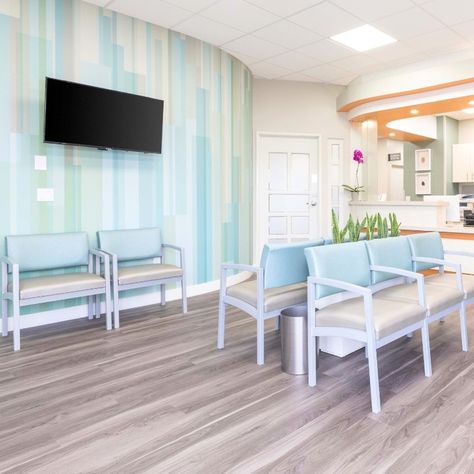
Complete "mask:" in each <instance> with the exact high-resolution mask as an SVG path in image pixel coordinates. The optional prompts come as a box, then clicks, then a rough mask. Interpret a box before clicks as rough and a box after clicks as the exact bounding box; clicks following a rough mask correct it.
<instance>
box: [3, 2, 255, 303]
mask: <svg viewBox="0 0 474 474" xmlns="http://www.w3.org/2000/svg"><path fill="white" fill-rule="evenodd" d="M0 58H2V66H1V68H0V241H1V242H2V245H3V241H4V236H5V235H7V234H29V233H42V232H63V231H76V230H85V231H87V232H88V233H89V236H90V241H91V244H92V245H95V243H96V236H95V232H96V231H97V230H100V229H123V228H136V227H147V226H159V227H161V228H162V229H163V240H164V241H165V242H170V243H175V244H177V245H181V246H183V247H185V249H186V253H187V265H188V270H189V276H188V283H189V284H191V285H192V284H197V283H203V282H207V281H211V280H215V279H217V278H218V269H219V266H220V263H221V262H223V261H231V262H242V263H249V262H250V261H251V255H252V248H251V247H252V119H251V117H252V112H251V101H252V91H251V86H252V82H251V81H252V79H251V74H250V72H249V71H248V69H247V68H246V67H245V66H244V65H243V64H242V63H240V62H239V61H238V60H237V59H235V58H233V57H232V56H230V55H229V54H227V53H225V52H223V51H222V50H220V49H218V48H216V47H214V46H211V45H209V44H207V43H204V42H202V41H199V40H196V39H193V38H190V37H187V36H184V35H182V34H179V33H175V32H173V31H170V30H167V29H165V28H161V27H158V26H155V25H152V24H150V23H146V22H144V21H140V20H137V19H133V18H131V17H127V16H124V15H121V14H118V13H114V12H111V11H108V10H105V9H102V8H98V7H96V6H94V5H90V4H88V3H84V2H82V1H80V0H3V1H2V2H0ZM45 76H50V77H54V78H58V79H65V80H71V81H76V82H82V83H87V84H91V85H95V86H99V87H106V88H110V89H115V90H120V91H125V92H131V93H136V94H142V95H147V96H151V97H156V98H160V99H164V101H165V119H164V122H165V123H164V132H163V153H162V154H161V155H155V154H141V153H133V152H119V151H99V150H95V149H91V148H85V147H73V146H63V145H52V144H44V143H43V126H44V121H43V114H44V88H45ZM35 155H47V158H48V170H47V171H35V170H34V156H35ZM42 187H51V188H53V189H54V193H55V200H54V202H37V201H36V189H37V188H42ZM51 307H52V306H51Z"/></svg>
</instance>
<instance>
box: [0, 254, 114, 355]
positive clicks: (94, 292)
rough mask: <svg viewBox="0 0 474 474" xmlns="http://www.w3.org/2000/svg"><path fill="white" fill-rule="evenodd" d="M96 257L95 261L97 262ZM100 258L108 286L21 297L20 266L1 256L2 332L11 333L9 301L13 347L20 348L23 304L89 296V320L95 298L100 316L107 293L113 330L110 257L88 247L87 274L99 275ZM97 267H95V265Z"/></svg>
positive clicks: (108, 323)
mask: <svg viewBox="0 0 474 474" xmlns="http://www.w3.org/2000/svg"><path fill="white" fill-rule="evenodd" d="M94 260H95V262H96V264H95V265H94ZM100 261H102V262H104V267H105V273H104V279H105V286H104V288H95V289H89V290H80V291H71V292H67V293H59V294H55V295H47V296H39V297H34V298H27V299H21V298H20V266H19V264H18V263H16V262H15V261H14V260H13V259H11V258H9V257H0V263H1V267H2V270H1V273H2V295H1V297H2V335H3V336H8V301H11V302H12V305H13V350H15V351H18V350H20V347H21V344H20V329H21V323H20V308H21V307H23V306H31V305H34V304H40V303H51V302H53V301H61V300H65V299H71V298H81V297H85V296H87V297H89V298H88V315H89V319H92V318H93V299H94V298H95V300H96V301H95V304H96V309H95V314H96V317H99V316H100V295H105V312H106V326H107V330H111V329H112V313H111V304H110V303H111V293H110V260H109V256H108V255H107V254H105V252H102V251H100V250H89V261H88V266H87V271H88V273H94V271H95V273H96V274H97V275H100ZM94 267H95V268H94ZM9 271H11V275H12V278H11V283H12V287H11V291H8V273H9Z"/></svg>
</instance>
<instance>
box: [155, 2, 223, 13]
mask: <svg viewBox="0 0 474 474" xmlns="http://www.w3.org/2000/svg"><path fill="white" fill-rule="evenodd" d="M164 1H165V2H166V3H170V4H172V5H175V6H176V7H181V8H184V9H185V10H189V11H192V12H195V13H196V12H198V11H201V10H202V9H204V8H207V7H209V6H210V5H212V4H213V3H216V1H217V0H164Z"/></svg>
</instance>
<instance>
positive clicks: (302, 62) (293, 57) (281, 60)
mask: <svg viewBox="0 0 474 474" xmlns="http://www.w3.org/2000/svg"><path fill="white" fill-rule="evenodd" d="M267 62H268V63H270V64H276V65H277V66H281V67H286V68H287V69H290V70H291V71H301V70H302V69H308V68H311V67H314V66H317V65H318V64H320V62H319V61H318V60H317V59H314V58H310V57H309V56H306V55H305V54H301V53H297V52H296V51H289V52H288V53H283V54H280V55H278V56H274V57H273V58H270V59H267Z"/></svg>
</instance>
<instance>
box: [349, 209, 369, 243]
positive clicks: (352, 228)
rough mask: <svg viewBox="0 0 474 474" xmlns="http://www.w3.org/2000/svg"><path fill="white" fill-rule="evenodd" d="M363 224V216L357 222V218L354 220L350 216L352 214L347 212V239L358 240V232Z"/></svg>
mask: <svg viewBox="0 0 474 474" xmlns="http://www.w3.org/2000/svg"><path fill="white" fill-rule="evenodd" d="M364 225H365V218H364V220H363V221H362V222H359V219H357V220H356V221H355V222H354V219H353V217H352V214H349V219H348V221H347V224H346V227H347V234H348V236H349V241H350V242H358V241H359V239H360V233H361V231H362V229H363V228H364Z"/></svg>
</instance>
